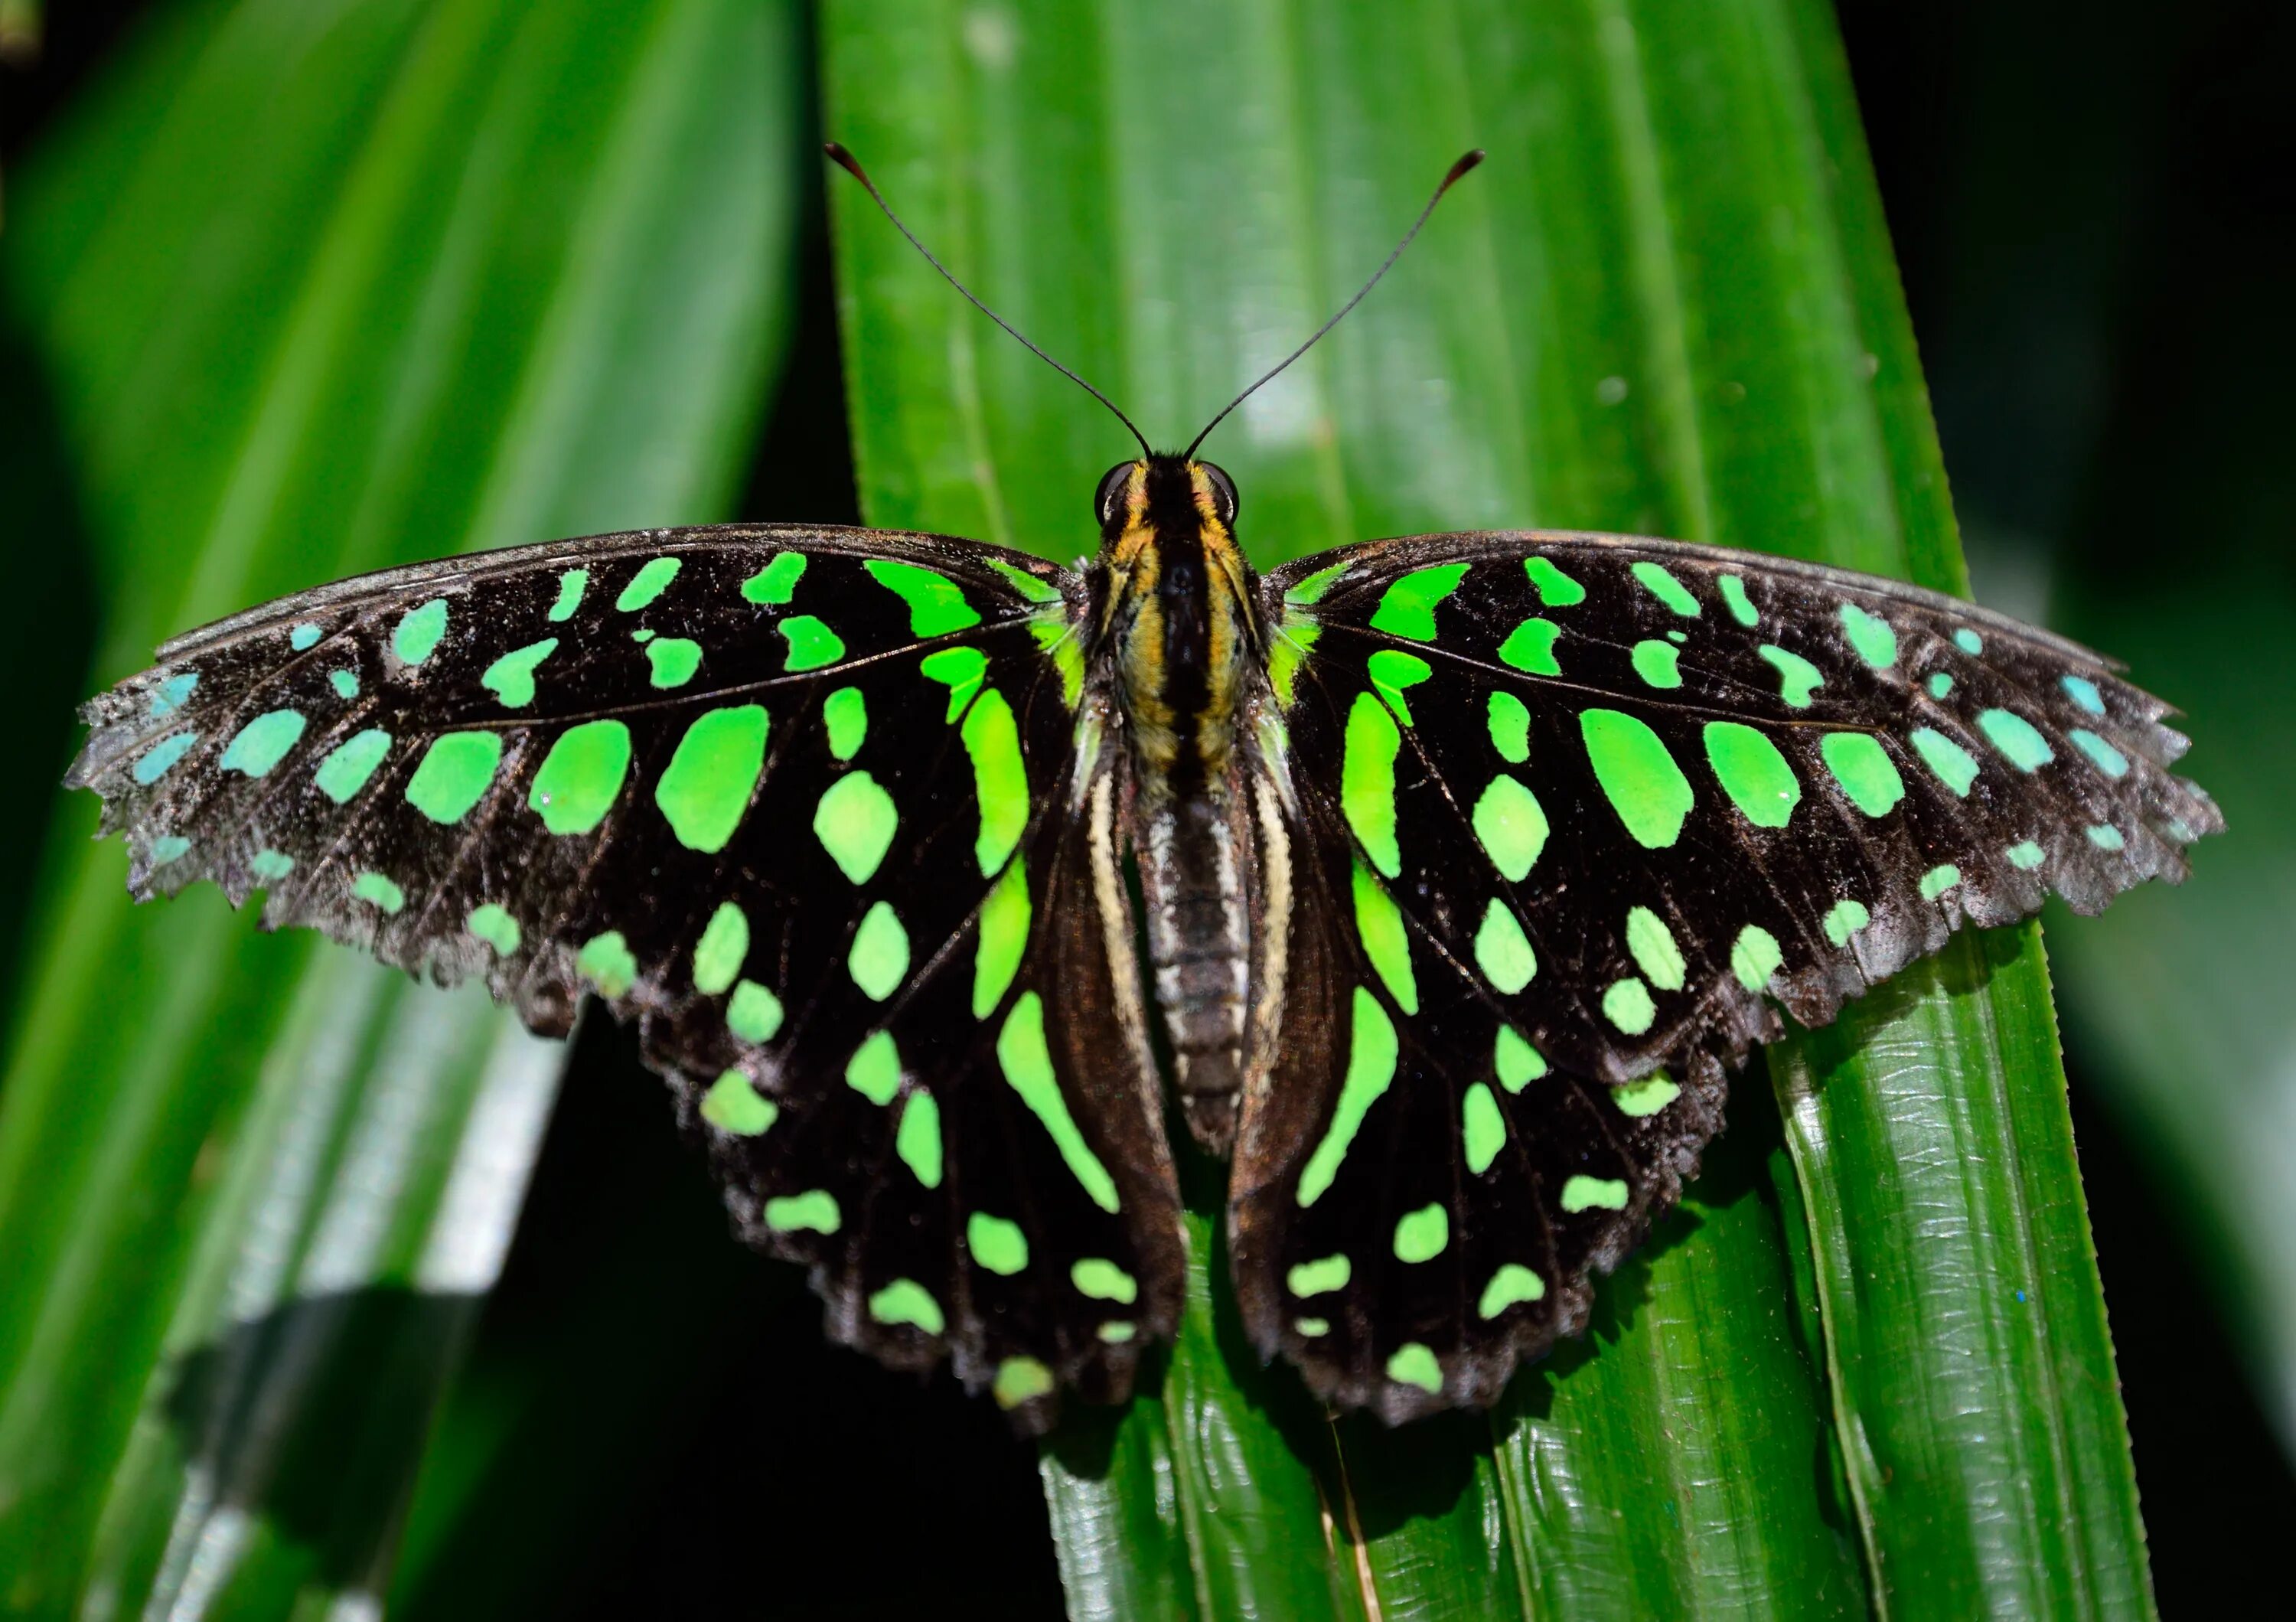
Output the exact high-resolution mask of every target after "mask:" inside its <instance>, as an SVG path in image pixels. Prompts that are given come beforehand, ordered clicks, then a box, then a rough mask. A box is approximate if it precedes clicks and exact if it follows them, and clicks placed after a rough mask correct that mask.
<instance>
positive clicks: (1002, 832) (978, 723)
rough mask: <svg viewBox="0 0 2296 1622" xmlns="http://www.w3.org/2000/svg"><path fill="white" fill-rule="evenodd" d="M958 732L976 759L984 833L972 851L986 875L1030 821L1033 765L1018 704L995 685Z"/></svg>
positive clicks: (975, 785)
mask: <svg viewBox="0 0 2296 1622" xmlns="http://www.w3.org/2000/svg"><path fill="white" fill-rule="evenodd" d="M958 736H960V737H961V738H963V739H964V752H965V753H966V754H967V755H968V756H970V757H971V758H972V791H973V798H974V799H975V800H976V801H977V802H978V803H979V805H980V836H979V837H978V838H976V839H975V840H973V842H972V850H973V857H974V859H975V860H976V861H977V862H979V864H980V876H981V877H982V878H984V879H985V878H987V877H988V876H989V875H990V874H991V873H994V872H997V871H998V870H999V869H1001V868H1002V867H1003V866H1004V865H1005V858H1006V857H1007V856H1011V855H1012V854H1013V847H1014V846H1016V845H1018V844H1019V843H1020V842H1021V832H1022V831H1024V830H1025V829H1026V828H1027V827H1028V825H1029V770H1028V766H1027V765H1026V764H1025V763H1024V762H1023V761H1022V760H1021V728H1020V725H1019V724H1018V723H1017V722H1016V721H1014V720H1013V707H1012V706H1011V705H1010V704H1008V703H1007V702H1005V695H1004V694H1003V693H1001V692H998V691H997V690H996V688H994V687H991V688H990V689H988V692H984V693H982V694H981V695H980V700H979V701H978V702H976V703H975V704H974V705H973V706H972V709H969V710H967V711H966V712H965V717H964V725H963V726H962V727H960V728H959V729H958Z"/></svg>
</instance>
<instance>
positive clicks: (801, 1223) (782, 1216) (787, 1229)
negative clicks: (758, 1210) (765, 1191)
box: [766, 1188, 842, 1233]
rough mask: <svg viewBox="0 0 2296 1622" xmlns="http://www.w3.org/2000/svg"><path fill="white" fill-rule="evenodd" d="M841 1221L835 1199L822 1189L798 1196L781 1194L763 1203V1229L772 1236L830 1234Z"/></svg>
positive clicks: (835, 1197)
mask: <svg viewBox="0 0 2296 1622" xmlns="http://www.w3.org/2000/svg"><path fill="white" fill-rule="evenodd" d="M841 1220H842V1216H841V1214H840V1212H839V1210H838V1208H837V1196H835V1195H834V1194H832V1193H831V1192H829V1191H828V1190H827V1189H825V1188H816V1189H808V1190H807V1191H806V1192H804V1193H802V1194H785V1195H783V1197H781V1198H780V1199H778V1200H767V1201H766V1225H767V1227H769V1228H771V1229H772V1230H773V1231H774V1232H775V1233H795V1232H797V1231H798V1230H799V1229H807V1230H809V1231H811V1232H813V1233H836V1232H837V1229H838V1225H839V1224H840V1221H841Z"/></svg>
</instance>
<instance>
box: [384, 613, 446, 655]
mask: <svg viewBox="0 0 2296 1622" xmlns="http://www.w3.org/2000/svg"><path fill="white" fill-rule="evenodd" d="M445 635H447V600H446V599H445V598H444V597H433V598H431V599H430V602H426V603H423V604H422V606H421V607H419V608H412V609H409V610H406V613H404V614H402V615H400V616H399V619H398V625H397V626H396V627H394V628H393V629H392V631H391V633H390V651H392V652H393V653H396V654H398V658H399V662H400V663H402V664H408V665H419V664H421V663H422V661H423V660H424V659H428V658H430V655H431V652H432V651H433V650H435V649H436V648H437V647H438V645H439V640H440V639H441V638H442V637H444V636H445Z"/></svg>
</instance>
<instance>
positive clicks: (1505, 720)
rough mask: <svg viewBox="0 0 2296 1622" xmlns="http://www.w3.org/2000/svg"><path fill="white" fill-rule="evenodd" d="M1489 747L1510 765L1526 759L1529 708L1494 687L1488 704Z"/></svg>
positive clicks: (1527, 756) (1528, 740) (1527, 753)
mask: <svg viewBox="0 0 2296 1622" xmlns="http://www.w3.org/2000/svg"><path fill="white" fill-rule="evenodd" d="M1488 718H1489V722H1490V731H1491V747H1492V748H1493V749H1495V750H1498V752H1499V758H1501V759H1503V760H1505V761H1507V762H1509V763H1510V764H1512V765H1514V766H1521V764H1522V763H1523V762H1524V761H1526V760H1528V759H1529V758H1530V710H1529V708H1528V707H1526V706H1525V705H1524V703H1523V701H1522V700H1521V699H1519V698H1517V697H1515V696H1514V694H1513V693H1512V692H1500V691H1498V690H1497V689H1494V690H1493V691H1492V692H1491V697H1490V704H1489V707H1488Z"/></svg>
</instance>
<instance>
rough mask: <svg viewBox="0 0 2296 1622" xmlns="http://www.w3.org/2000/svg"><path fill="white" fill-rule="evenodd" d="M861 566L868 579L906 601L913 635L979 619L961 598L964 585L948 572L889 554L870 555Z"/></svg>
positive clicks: (965, 625)
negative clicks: (905, 561)
mask: <svg viewBox="0 0 2296 1622" xmlns="http://www.w3.org/2000/svg"><path fill="white" fill-rule="evenodd" d="M861 567H862V568H863V569H866V570H867V571H868V573H869V578H871V579H873V580H874V581H876V582H877V584H878V585H880V586H883V587H884V588H885V589H886V590H887V591H890V592H891V593H892V594H894V595H895V596H897V597H898V598H900V600H901V601H902V602H905V603H906V604H907V605H908V610H909V634H910V635H913V636H939V635H943V634H945V633H947V632H949V631H963V630H968V629H970V628H971V627H973V626H977V625H979V624H980V614H979V613H978V612H977V611H976V610H974V609H973V606H972V604H971V603H969V602H966V601H965V600H964V590H963V588H962V587H960V586H958V585H957V583H956V582H955V581H954V580H952V579H950V578H948V577H947V575H944V574H941V573H939V572H938V571H937V570H934V569H924V568H921V567H920V566H919V565H917V564H914V563H902V562H897V561H893V560H892V559H890V558H872V559H870V560H869V561H867V562H865V563H864V564H863V565H862V566H861Z"/></svg>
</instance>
